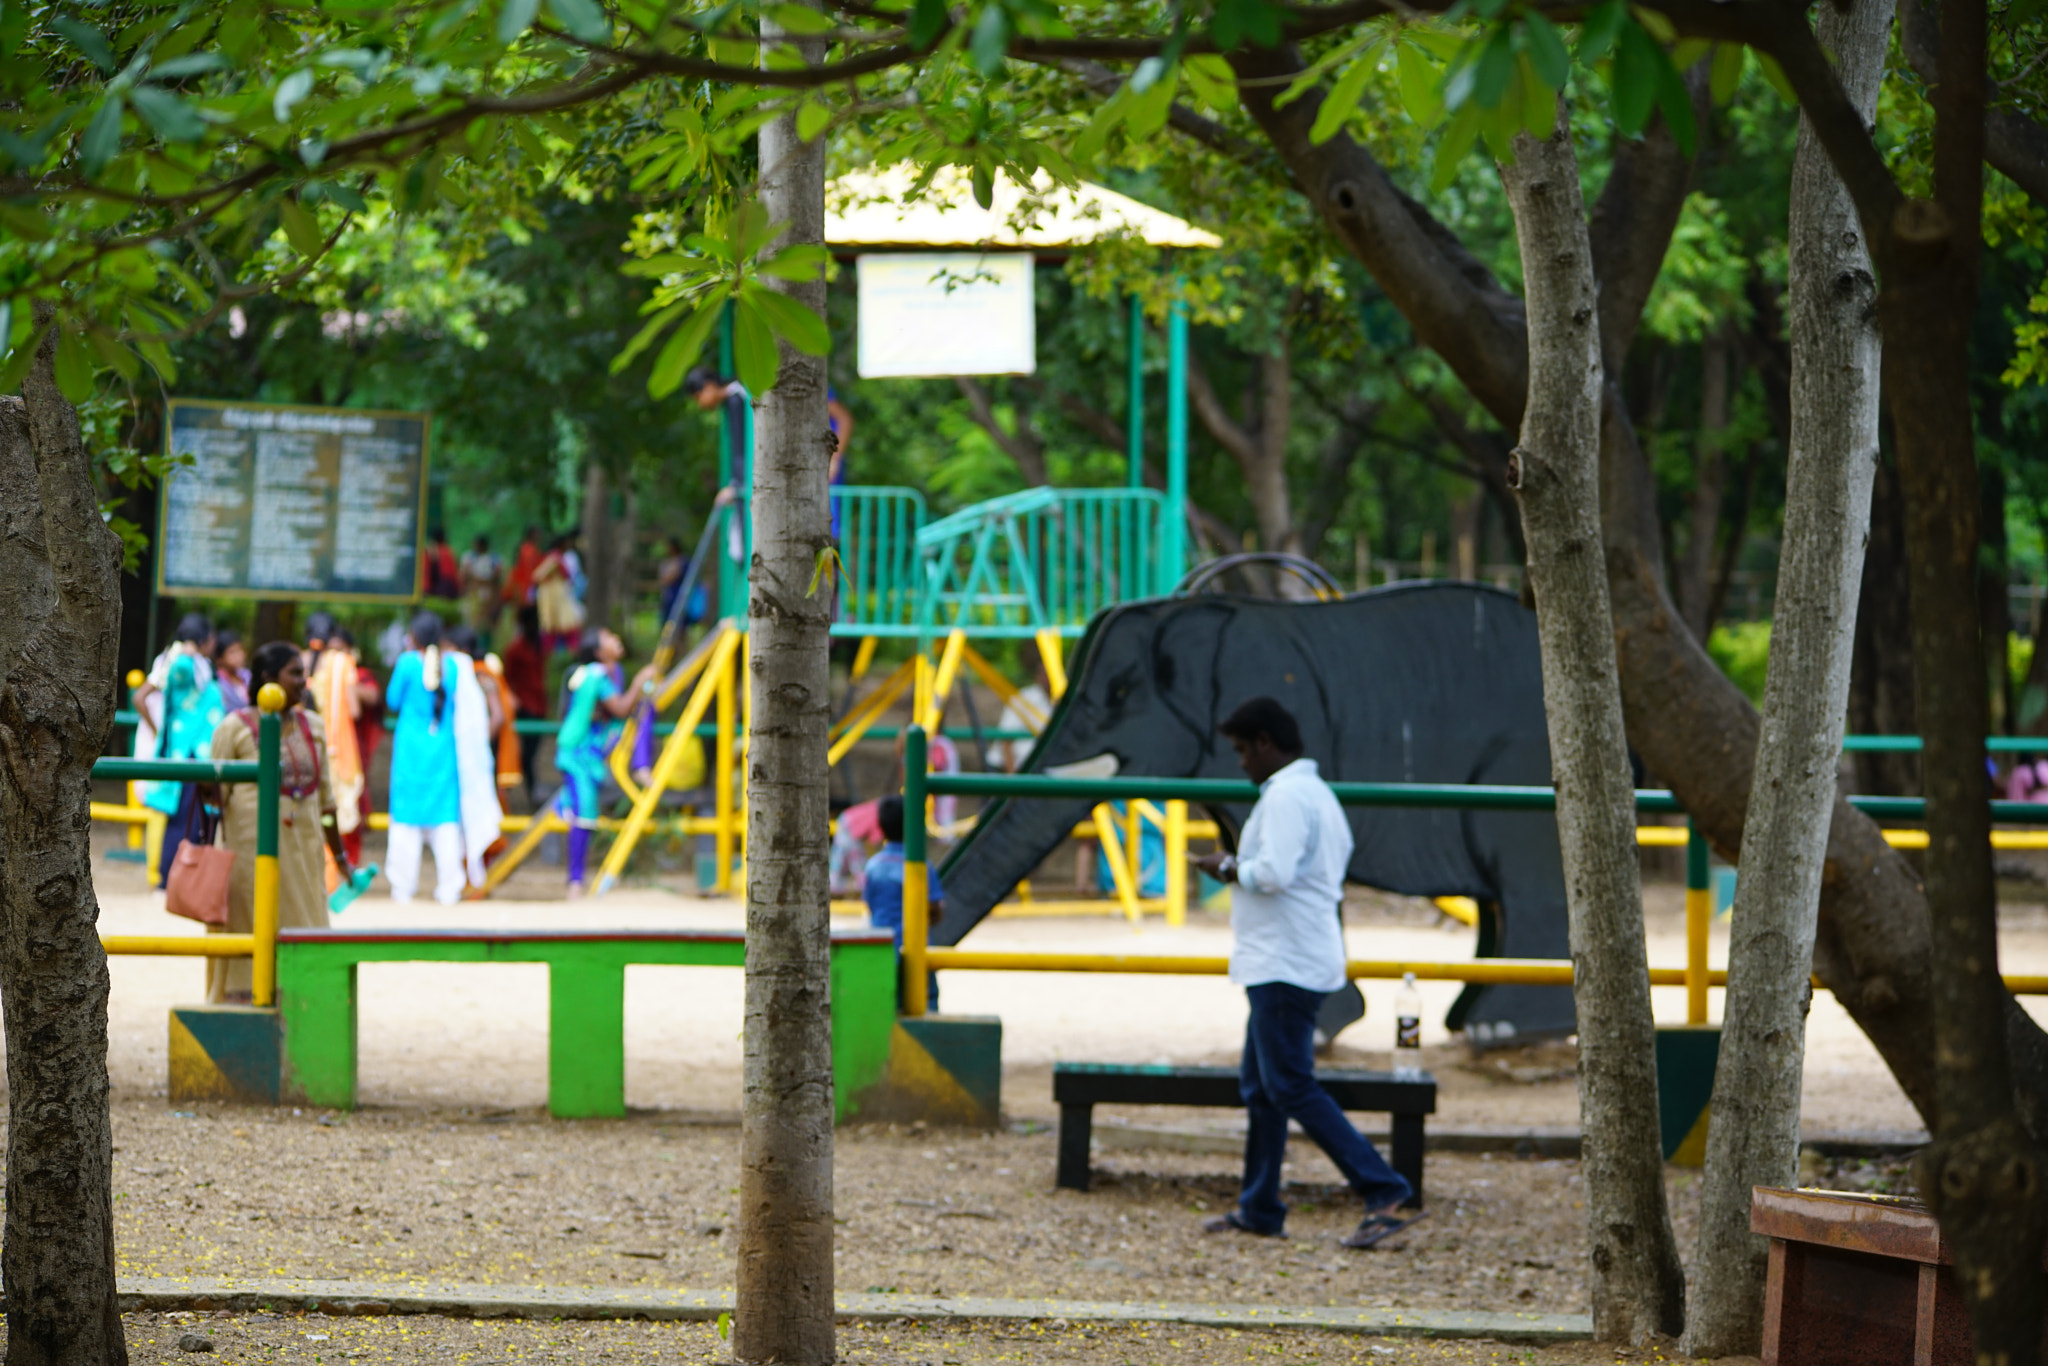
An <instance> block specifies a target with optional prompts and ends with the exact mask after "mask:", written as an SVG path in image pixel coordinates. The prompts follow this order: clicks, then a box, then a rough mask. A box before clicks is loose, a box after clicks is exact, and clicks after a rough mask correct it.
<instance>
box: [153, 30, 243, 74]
mask: <svg viewBox="0 0 2048 1366" xmlns="http://www.w3.org/2000/svg"><path fill="white" fill-rule="evenodd" d="M193 27H195V28H197V27H199V26H198V25H196V24H195V25H194V26H193ZM227 65H228V59H227V58H225V57H223V56H221V55H220V54H219V53H218V52H194V53H191V54H190V55H188V56H184V57H172V58H170V59H168V60H166V61H161V62H152V63H151V64H150V68H149V75H150V79H151V80H157V81H177V80H183V79H184V78H185V77H187V76H201V75H204V74H205V73H207V72H209V71H224V70H226V69H227Z"/></svg>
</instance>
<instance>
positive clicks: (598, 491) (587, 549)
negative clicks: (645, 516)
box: [581, 460, 637, 629]
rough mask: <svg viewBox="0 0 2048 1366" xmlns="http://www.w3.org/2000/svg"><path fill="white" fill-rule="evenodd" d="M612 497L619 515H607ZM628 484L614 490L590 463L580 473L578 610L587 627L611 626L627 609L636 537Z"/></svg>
mask: <svg viewBox="0 0 2048 1366" xmlns="http://www.w3.org/2000/svg"><path fill="white" fill-rule="evenodd" d="M615 496H616V497H618V500H619V504H620V512H619V513H618V514H617V515H614V514H613V512H612V500H613V498H614V497H615ZM635 522H636V518H635V516H634V507H633V491H632V484H631V482H630V481H628V482H627V484H626V485H625V487H624V488H622V489H619V490H618V491H617V492H616V493H615V492H614V486H613V483H612V479H611V476H610V475H608V474H607V473H606V472H605V468H604V466H603V464H601V463H600V462H598V461H596V460H592V461H591V462H590V467H589V469H588V470H586V471H585V472H584V475H583V525H582V527H581V531H582V534H583V574H584V578H585V580H586V581H587V583H588V587H587V588H586V589H585V590H584V595H583V610H584V616H585V618H586V620H588V622H589V623H590V624H591V625H592V626H609V627H613V628H615V629H616V628H617V627H619V626H620V625H622V624H623V623H624V621H625V619H626V617H627V616H628V614H629V613H630V612H631V610H632V606H633V551H634V548H635V547H634V540H635V537H636V534H637V528H636V526H635Z"/></svg>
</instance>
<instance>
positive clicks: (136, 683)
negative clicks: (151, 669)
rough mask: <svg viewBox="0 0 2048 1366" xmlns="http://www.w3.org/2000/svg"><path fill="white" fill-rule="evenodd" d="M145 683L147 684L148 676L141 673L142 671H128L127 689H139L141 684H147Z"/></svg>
mask: <svg viewBox="0 0 2048 1366" xmlns="http://www.w3.org/2000/svg"><path fill="white" fill-rule="evenodd" d="M147 682H149V675H147V674H145V673H143V672H142V670H140V669H130V670H129V671H128V686H129V687H131V688H139V687H141V686H142V685H143V684H145V683H147Z"/></svg>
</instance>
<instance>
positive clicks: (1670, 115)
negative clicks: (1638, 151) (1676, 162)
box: [1657, 62, 1699, 156]
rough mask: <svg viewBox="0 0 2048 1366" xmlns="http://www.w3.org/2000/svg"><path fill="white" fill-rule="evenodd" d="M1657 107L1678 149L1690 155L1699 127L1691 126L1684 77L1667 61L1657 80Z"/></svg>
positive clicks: (1690, 111)
mask: <svg viewBox="0 0 2048 1366" xmlns="http://www.w3.org/2000/svg"><path fill="white" fill-rule="evenodd" d="M1657 107H1658V108H1659V109H1662V110H1663V111H1664V122H1665V123H1667V124H1669V125H1670V126H1671V140H1672V141H1673V142H1676V143H1677V144H1678V150H1679V151H1681V152H1683V153H1685V154H1686V155H1687V156H1691V155H1692V149H1693V144H1694V142H1695V141H1697V139H1698V137H1699V129H1698V128H1696V127H1694V126H1693V119H1692V92H1691V91H1690V90H1688V89H1686V85H1685V77H1683V76H1681V75H1679V74H1678V68H1677V67H1675V66H1672V65H1671V64H1670V63H1668V62H1667V63H1666V64H1665V66H1664V73H1663V76H1662V77H1661V78H1660V79H1659V80H1658V82H1657Z"/></svg>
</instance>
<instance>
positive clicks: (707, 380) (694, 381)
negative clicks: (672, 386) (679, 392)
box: [683, 365, 730, 398]
mask: <svg viewBox="0 0 2048 1366" xmlns="http://www.w3.org/2000/svg"><path fill="white" fill-rule="evenodd" d="M729 382H730V381H728V380H727V379H726V378H725V376H723V375H721V374H719V373H718V372H717V371H716V370H714V369H712V368H711V367H710V366H708V365H699V366H697V367H696V368H694V369H692V370H691V371H690V373H689V374H687V375H684V376H683V392H684V393H686V394H688V395H689V396H690V397H691V398H695V397H696V396H697V395H699V394H701V393H703V392H704V386H705V385H707V384H726V383H729Z"/></svg>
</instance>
